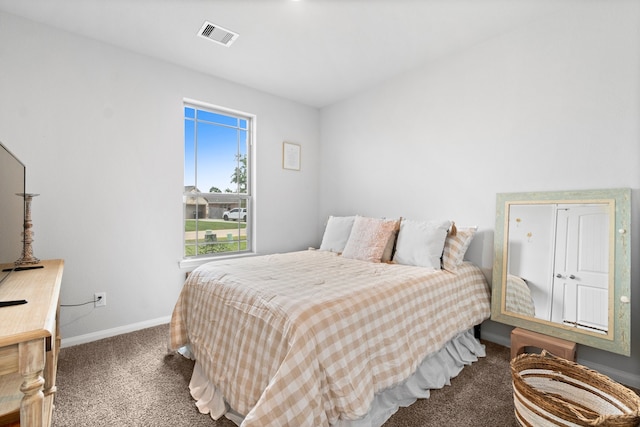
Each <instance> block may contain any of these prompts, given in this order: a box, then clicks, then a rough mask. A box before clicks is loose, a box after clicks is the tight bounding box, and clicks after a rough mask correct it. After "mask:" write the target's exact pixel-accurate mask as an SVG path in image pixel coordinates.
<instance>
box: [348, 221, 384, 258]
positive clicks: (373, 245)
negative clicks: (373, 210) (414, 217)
mask: <svg viewBox="0 0 640 427" xmlns="http://www.w3.org/2000/svg"><path fill="white" fill-rule="evenodd" d="M395 228H396V221H388V220H384V219H376V218H367V217H364V216H356V219H355V221H354V222H353V228H352V229H351V235H350V236H349V240H348V241H347V244H346V245H345V247H344V251H343V252H342V256H343V257H344V258H353V259H359V260H362V261H370V262H380V260H381V259H382V254H383V252H384V249H385V247H386V246H387V243H388V242H389V239H390V238H391V237H392V235H393V230H395Z"/></svg>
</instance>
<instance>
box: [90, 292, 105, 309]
mask: <svg viewBox="0 0 640 427" xmlns="http://www.w3.org/2000/svg"><path fill="white" fill-rule="evenodd" d="M106 305H107V293H106V292H96V293H95V294H93V306H94V307H104V306H106Z"/></svg>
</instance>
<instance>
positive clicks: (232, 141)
mask: <svg viewBox="0 0 640 427" xmlns="http://www.w3.org/2000/svg"><path fill="white" fill-rule="evenodd" d="M254 122H255V117H254V116H252V115H250V114H244V113H239V112H236V111H232V110H228V109H224V108H221V107H215V106H210V105H207V104H201V103H198V102H185V104H184V193H183V197H182V199H183V212H184V258H185V259H192V258H198V257H210V256H216V255H230V254H235V253H244V252H251V251H252V247H251V241H252V240H251V232H252V224H253V221H252V213H253V209H252V201H253V198H252V192H251V146H252V145H253V144H252V138H253V130H252V128H253V126H254Z"/></svg>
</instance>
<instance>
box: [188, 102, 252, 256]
mask: <svg viewBox="0 0 640 427" xmlns="http://www.w3.org/2000/svg"><path fill="white" fill-rule="evenodd" d="M189 107H190V108H194V109H200V110H206V111H210V112H212V113H218V114H223V115H228V116H232V117H237V118H239V119H243V120H247V122H248V126H247V131H248V147H247V182H246V185H247V191H246V193H205V192H202V191H201V192H200V193H190V194H191V195H195V196H206V197H207V198H208V199H218V200H220V201H224V200H227V199H228V200H230V201H237V200H238V199H243V200H246V208H247V218H248V219H247V221H246V240H247V249H246V250H241V251H230V252H220V253H214V254H212V253H208V254H203V255H196V256H186V254H185V251H184V245H185V241H186V238H185V231H184V228H185V227H184V225H185V221H186V220H187V215H186V209H185V205H184V198H185V197H186V196H187V193H183V215H182V230H183V235H182V246H183V250H182V260H181V261H180V263H179V265H180V267H183V268H190V267H196V266H198V265H200V264H204V263H206V262H208V261H211V260H213V259H221V258H235V257H241V256H248V255H254V254H255V249H254V248H255V241H254V233H253V230H254V226H255V223H256V221H255V211H256V210H255V206H254V200H255V196H254V192H253V187H254V186H253V183H254V174H255V168H254V166H253V165H254V161H253V159H254V147H255V138H256V125H257V119H256V115H255V114H250V113H246V112H243V111H239V110H234V109H230V108H227V107H222V106H219V105H215V104H209V103H205V102H201V101H197V100H194V99H189V98H184V99H183V104H182V112H183V122H184V109H185V108H189ZM183 157H184V149H183ZM183 175H184V173H183ZM196 187H197V183H196ZM199 190H202V189H199Z"/></svg>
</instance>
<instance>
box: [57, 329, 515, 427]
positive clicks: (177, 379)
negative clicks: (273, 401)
mask: <svg viewBox="0 0 640 427" xmlns="http://www.w3.org/2000/svg"><path fill="white" fill-rule="evenodd" d="M167 341H168V325H162V326H157V327H154V328H149V329H144V330H141V331H137V332H133V333H130V334H125V335H120V336H117V337H113V338H108V339H104V340H100V341H96V342H92V343H89V344H83V345H79V346H74V347H68V348H63V349H62V350H61V351H60V359H59V363H58V378H57V387H58V392H57V394H56V397H55V410H54V416H53V425H54V426H55V427H63V426H64V427H66V426H69V427H71V426H73V427H77V426H87V427H93V426H109V427H111V426H140V427H142V426H144V427H152V426H159V427H163V426H172V427H179V426H185V427H186V426H188V427H198V426H208V427H235V424H233V423H232V422H231V421H229V420H227V419H225V418H223V419H221V420H218V421H214V420H212V419H211V417H209V415H203V414H200V413H199V412H198V410H197V408H196V406H195V405H194V402H193V399H192V398H191V396H190V394H189V389H188V384H189V379H190V378H191V371H192V369H193V362H191V361H189V360H187V359H185V358H183V357H182V356H178V355H175V354H172V353H167ZM485 344H486V346H487V357H485V358H482V359H480V360H479V361H478V362H476V363H474V364H472V365H471V366H467V367H466V368H465V369H464V370H463V371H462V373H461V374H460V375H459V376H458V377H457V378H454V379H453V380H452V381H451V385H450V386H445V387H444V388H443V389H441V390H434V391H432V393H431V398H429V399H424V400H418V401H417V402H416V403H415V404H413V405H411V406H410V407H408V408H401V409H400V410H399V411H398V412H397V413H396V414H394V415H393V416H392V417H391V418H390V419H389V420H388V421H387V422H386V423H385V424H384V427H401V426H402V427H427V426H454V427H455V426H475V427H484V426H486V427H499V426H503V427H512V426H517V423H516V421H515V418H514V415H513V401H512V388H511V376H510V373H509V349H507V348H505V347H502V346H499V345H496V344H493V343H488V342H486V343H485Z"/></svg>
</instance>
